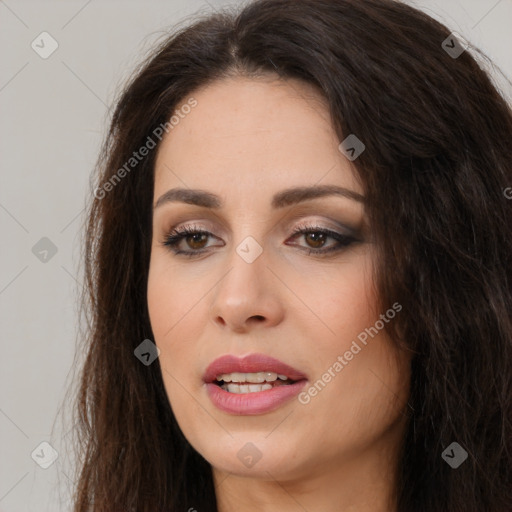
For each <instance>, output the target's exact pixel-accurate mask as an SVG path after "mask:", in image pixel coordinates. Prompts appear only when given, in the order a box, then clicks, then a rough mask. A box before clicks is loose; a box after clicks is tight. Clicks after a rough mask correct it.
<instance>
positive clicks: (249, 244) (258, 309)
mask: <svg viewBox="0 0 512 512" xmlns="http://www.w3.org/2000/svg"><path fill="white" fill-rule="evenodd" d="M268 263H269V260H268V254H267V253H266V251H265V250H264V248H263V246H262V244H260V242H258V241H257V240H256V238H254V237H253V236H251V235H249V236H246V237H245V238H243V239H242V241H241V242H239V243H238V244H237V245H234V246H233V248H232V251H231V254H230V257H229V258H228V259H227V267H228V270H227V272H226V273H225V274H224V277H223V278H222V279H221V280H220V282H219V283H218V286H217V289H216V292H215V294H214V295H213V301H212V316H213V319H214V320H215V321H217V322H220V323H222V324H226V325H228V326H230V327H231V328H232V329H241V328H243V327H244V326H246V322H247V321H248V320H249V319H251V318H254V317H256V318H257V319H259V320H260V321H261V320H266V321H267V322H268V323H270V324H273V323H275V322H278V321H279V318H280V317H281V316H282V307H283V305H282V301H280V300H278V298H277V296H276V294H277V290H276V289H275V287H273V286H272V283H271V281H272V276H271V272H269V270H268V269H267V265H268Z"/></svg>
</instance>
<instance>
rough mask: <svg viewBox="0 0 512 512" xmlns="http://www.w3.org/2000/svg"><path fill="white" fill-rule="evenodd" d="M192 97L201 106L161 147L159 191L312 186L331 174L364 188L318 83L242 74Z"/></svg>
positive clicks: (157, 176) (331, 178) (336, 179)
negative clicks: (345, 153) (342, 145)
mask: <svg viewBox="0 0 512 512" xmlns="http://www.w3.org/2000/svg"><path fill="white" fill-rule="evenodd" d="M190 97H192V98H194V99H195V101H196V102H197V104H196V106H194V108H193V109H190V111H189V113H187V114H186V115H182V116H180V120H179V122H178V123H177V124H176V125H174V127H173V128H172V129H171V130H170V131H169V133H167V134H166V135H165V137H164V138H163V140H162V143H161V144H160V147H159V149H158V155H157V159H156V165H155V195H157V194H158V193H159V192H160V193H161V192H162V191H164V189H165V188H169V187H170V186H175V185H179V186H183V185H185V186H189V187H196V186H198V185H201V186H203V187H206V186H211V187H212V188H216V189H217V190H220V189H223V188H226V187H229V188H233V187H234V188H237V187H238V188H240V187H246V188H247V187H248V189H249V190H255V188H254V187H257V188H258V189H260V188H261V187H264V188H269V187H272V188H285V187H287V186H290V184H292V182H293V183H295V184H301V185H312V184H314V183H317V182H319V181H320V180H322V179H323V178H324V177H327V178H328V180H329V183H336V184H339V185H341V186H346V187H351V188H353V189H354V190H356V191H359V192H360V191H361V189H360V187H359V185H358V183H357V182H356V179H355V173H354V172H353V169H352V168H351V165H350V163H349V162H348V160H347V159H346V158H345V157H344V156H343V155H342V154H341V153H340V151H339V149H338V146H339V143H340V140H339V138H338V137H337V135H336V134H335V132H334V130H333V128H332V125H331V121H330V114H329V110H328V107H327V103H326V100H325V99H324V98H323V96H321V94H320V93H319V92H318V91H317V89H316V88H315V87H314V86H313V85H311V84H308V83H306V82H303V81H299V80H287V81H284V80H280V79H278V78H276V77H274V76H267V77H264V78H258V79H249V78H245V77H237V78H229V79H224V80H219V81H216V82H213V83H211V84H209V85H208V86H206V87H203V88H201V89H199V90H196V91H194V92H193V93H191V94H190V96H189V97H187V98H185V99H184V101H183V102H182V104H185V103H186V102H187V100H188V99H189V98H190ZM179 109H180V105H178V106H177V110H179ZM327 175H328V176H327Z"/></svg>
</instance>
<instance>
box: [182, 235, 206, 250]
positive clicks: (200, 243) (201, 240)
mask: <svg viewBox="0 0 512 512" xmlns="http://www.w3.org/2000/svg"><path fill="white" fill-rule="evenodd" d="M207 239H208V235H206V234H204V233H195V234H193V235H188V236H187V237H186V238H185V241H186V242H187V244H188V246H189V247H190V248H191V249H203V248H204V246H205V242H206V241H207Z"/></svg>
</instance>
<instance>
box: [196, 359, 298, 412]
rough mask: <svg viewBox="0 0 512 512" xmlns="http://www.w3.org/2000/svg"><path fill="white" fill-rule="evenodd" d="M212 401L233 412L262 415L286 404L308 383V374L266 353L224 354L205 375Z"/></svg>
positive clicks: (209, 367)
mask: <svg viewBox="0 0 512 512" xmlns="http://www.w3.org/2000/svg"><path fill="white" fill-rule="evenodd" d="M203 381H204V383H205V387H206V394H207V396H208V397H209V399H210V401H211V403H212V404H213V405H214V406H215V407H217V408H218V409H219V410H220V411H222V412H223V413H227V414H231V415H237V416H239V415H244V416H247V415H260V414H267V413H271V412H272V411H275V410H277V409H279V408H280V407H284V406H285V405H286V404H287V403H290V402H291V400H293V399H294V397H296V396H297V395H298V394H299V393H300V392H301V390H302V389H304V386H305V385H306V383H307V381H308V378H307V376H306V375H305V374H304V373H302V372H300V371H299V370H296V369H295V368H293V367H291V366H290V365H287V364H285V363H283V362H282V361H279V360H278V359H274V358H273V357H270V356H267V355H265V354H250V355H248V356H245V357H243V358H239V357H236V356H234V355H225V356H222V357H219V358H218V359H216V360H215V361H213V362H212V363H211V364H210V366H208V368H207V369H206V372H205V374H204V376H203Z"/></svg>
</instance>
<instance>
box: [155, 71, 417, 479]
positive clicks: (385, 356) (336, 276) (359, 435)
mask: <svg viewBox="0 0 512 512" xmlns="http://www.w3.org/2000/svg"><path fill="white" fill-rule="evenodd" d="M192 96H193V98H194V99H195V100H196V102H197V104H195V106H194V107H193V108H191V109H188V108H187V109H182V110H181V113H182V115H181V117H180V120H179V122H178V123H177V124H175V126H174V128H173V129H172V130H170V131H169V133H168V134H167V135H166V136H165V137H164V139H163V141H162V143H161V146H160V148H159V150H158V155H157V160H156V165H155V188H154V205H156V203H157V201H158V202H159V204H158V205H157V206H156V207H154V214H153V242H152V252H151V263H150V272H149V281H148V306H149V313H150V319H151V325H152V329H153V334H154V337H155V343H156V345H157V346H158V348H159V349H160V356H159V361H160V364H161V368H162V377H163V382H164V384H165V389H166V391H167V396H168V398H169V402H170V404H171V407H172V410H173V412H174V415H175V417H176V420H177V421H178V424H179V426H180V428H181V430H182V431H183V433H184V435H185V436H186V438H187V439H188V440H189V442H190V443H191V445H192V446H193V447H194V448H195V449H196V450H197V451H198V452H199V453H200V454H201V455H202V456H203V457H204V458H205V459H206V460H208V461H209V462H210V463H211V465H212V466H213V468H214V472H217V474H220V473H221V472H229V473H232V474H238V475H243V476H254V477H260V478H267V477H268V474H271V475H272V477H273V478H276V479H278V480H287V479H295V478H301V477H306V475H310V474H311V473H312V472H313V473H315V474H321V473H323V472H331V473H332V472H333V471H336V470H340V471H341V470H342V468H345V469H346V468H347V467H349V466H348V465H350V464H351V463H352V462H353V461H355V460H362V459H363V458H364V457H369V456H370V454H372V453H373V454H376V453H379V454H382V453H388V452H389V453H393V452H395V451H396V447H397V443H398V442H399V440H400V438H401V436H402V435H403V428H404V418H405V416H404V414H403V410H404V407H405V404H406V402H407V398H408V388H409V373H408V364H407V360H406V359H405V358H404V357H403V356H402V355H399V354H397V353H396V351H395V349H394V348H393V345H392V343H391V340H390V339H389V338H388V336H387V335H386V334H385V332H384V330H383V329H382V326H383V325H384V324H385V323H388V322H393V321H394V320H393V317H395V316H397V315H399V314H400V312H399V310H400V309H401V305H400V304H397V303H395V305H394V308H391V306H390V309H389V310H387V312H386V311H380V310H379V309H378V307H377V295H376V290H375V287H374V284H373V264H374V261H375V258H376V257H377V254H376V248H375V246H374V245H373V244H372V239H371V236H370V232H369V226H368V225H367V220H366V218H365V208H364V198H363V197H362V196H363V189H362V187H361V185H360V183H359V182H358V180H357V178H356V175H355V173H354V170H353V168H352V164H351V162H350V161H349V160H348V159H347V157H346V156H345V155H344V154H343V153H342V152H341V151H340V150H339V148H338V146H339V144H340V142H341V141H340V140H338V138H337V137H336V135H335V133H334V132H333V130H332V127H331V124H330V121H329V114H328V110H327V107H326V105H325V103H324V102H323V100H322V99H321V97H320V96H318V95H317V93H316V91H315V90H314V89H312V88H311V86H309V85H306V84H303V83H302V82H300V81H295V80H291V81H288V82H283V81H277V80H273V79H271V78H268V79H258V80H249V79H246V78H236V79H229V80H223V81H217V82H214V83H213V84H212V85H210V86H208V87H206V88H203V89H200V90H198V91H197V92H195V93H194V94H193V95H192ZM187 99H188V98H187ZM183 104H186V101H185V102H184V103H183ZM178 110H179V109H178ZM185 111H186V112H189V113H188V114H186V115H184V114H183V112H185ZM363 142H364V141H363ZM328 186H329V187H339V188H340V189H344V190H345V192H343V190H342V191H341V193H331V194H327V195H324V194H318V195H317V196H316V197H315V196H314V195H312V194H309V195H307V197H306V194H301V193H295V194H294V193H292V192H286V193H285V191H289V190H290V189H294V188H303V187H304V188H308V189H310V188H311V189H315V188H318V189H320V188H321V187H328ZM171 189H182V190H184V191H185V192H186V193H187V196H188V197H189V198H192V197H193V195H192V194H191V191H192V190H201V191H202V194H208V196H206V197H203V198H202V199H201V200H198V201H193V200H188V202H185V201H184V200H183V198H184V197H185V195H181V196H180V195H179V194H174V195H173V196H172V197H171V195H168V196H167V200H165V196H164V197H163V195H164V194H166V193H167V192H168V191H170V190H171ZM180 197H181V199H180ZM195 198H196V199H198V198H199V195H196V196H195ZM159 199H160V201H159ZM193 203H197V204H193ZM213 203H215V204H213ZM184 228H188V229H189V230H190V231H206V232H208V234H207V235H201V233H199V234H197V233H196V234H195V235H194V234H193V233H192V234H190V233H189V234H188V236H187V235H185V236H184V237H182V238H181V240H180V239H178V240H177V241H176V240H175V245H174V246H171V245H165V241H166V237H167V236H168V235H169V234H172V232H173V230H178V231H181V230H182V229H184ZM303 228H304V230H306V228H307V231H306V233H303V234H300V233H299V234H295V235H294V232H295V231H296V230H299V229H303ZM325 230H329V231H330V232H332V233H334V236H336V237H338V240H337V239H336V238H335V237H333V236H332V234H325V233H323V232H324V231H325ZM171 241H172V240H171ZM174 251H183V252H182V253H181V254H179V253H175V252H174ZM308 251H312V252H311V253H309V252H308ZM322 251H323V252H322ZM188 255H191V256H188ZM229 354H231V355H233V356H235V357H237V358H242V357H244V356H246V355H249V354H264V355H267V356H270V357H272V358H275V359H278V360H280V361H281V362H283V363H285V364H286V365H288V366H289V367H292V368H294V369H295V370H298V372H300V373H301V374H302V375H303V376H304V377H305V380H300V379H297V376H295V377H296V379H294V380H299V382H298V384H293V385H291V386H293V389H292V388H289V389H286V388H285V389H284V391H283V388H284V386H286V384H283V385H282V386H276V385H275V384H267V386H266V387H265V390H264V391H261V390H259V391H253V392H251V393H249V394H245V393H244V394H238V393H237V392H236V391H237V389H236V388H237V386H233V384H232V383H231V385H230V389H231V391H229V389H228V390H225V389H222V388H220V387H218V386H217V385H216V384H212V383H205V382H204V381H203V378H204V376H205V372H206V370H207V368H208V366H209V365H210V364H211V363H212V362H213V361H214V360H215V359H217V358H219V357H220V356H224V355H229ZM266 364H267V365H269V366H270V363H265V362H264V363H263V364H262V366H265V365H266ZM219 368H220V367H218V368H217V369H214V370H213V372H214V373H215V372H217V371H220V370H219ZM226 368H228V367H226ZM226 368H224V370H223V371H222V372H221V373H226V371H225V370H226ZM228 369H229V368H228ZM239 369H240V368H239ZM241 369H242V370H244V369H245V370H261V371H263V372H264V373H263V377H267V378H268V379H269V380H272V379H275V378H276V377H275V376H273V375H269V376H267V375H266V374H265V368H262V367H261V366H257V367H241ZM269 369H271V368H266V370H269ZM228 373H231V372H228ZM239 373H240V372H239ZM241 373H247V372H241ZM249 373H251V374H254V373H258V372H256V371H250V372H249ZM275 373H279V372H278V371H277V372H275ZM288 373H291V370H290V372H288ZM283 375H285V376H289V375H286V372H285V371H284V370H283ZM252 377H254V379H255V380H257V379H258V378H260V377H261V376H256V375H249V377H247V376H244V375H242V376H236V375H235V376H231V379H232V380H233V381H234V382H236V381H244V382H245V381H247V380H250V379H251V378H252ZM228 379H229V377H227V378H226V380H228ZM254 379H253V380H254ZM277 379H278V380H282V379H280V378H279V377H278V378H277ZM253 385H256V386H257V384H253ZM268 386H273V387H272V389H266V388H267V387H268ZM315 386H316V387H315ZM241 388H242V389H249V388H248V385H245V384H242V385H241ZM252 389H262V388H252ZM290 389H292V391H290ZM212 390H213V392H212ZM253 393H254V394H253ZM256 395H257V396H256ZM211 396H213V397H214V398H213V399H212V398H211ZM283 396H285V398H282V397H283ZM215 397H216V398H215ZM279 397H281V399H278V398H279ZM217 401H218V402H217ZM367 460H370V459H367Z"/></svg>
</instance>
